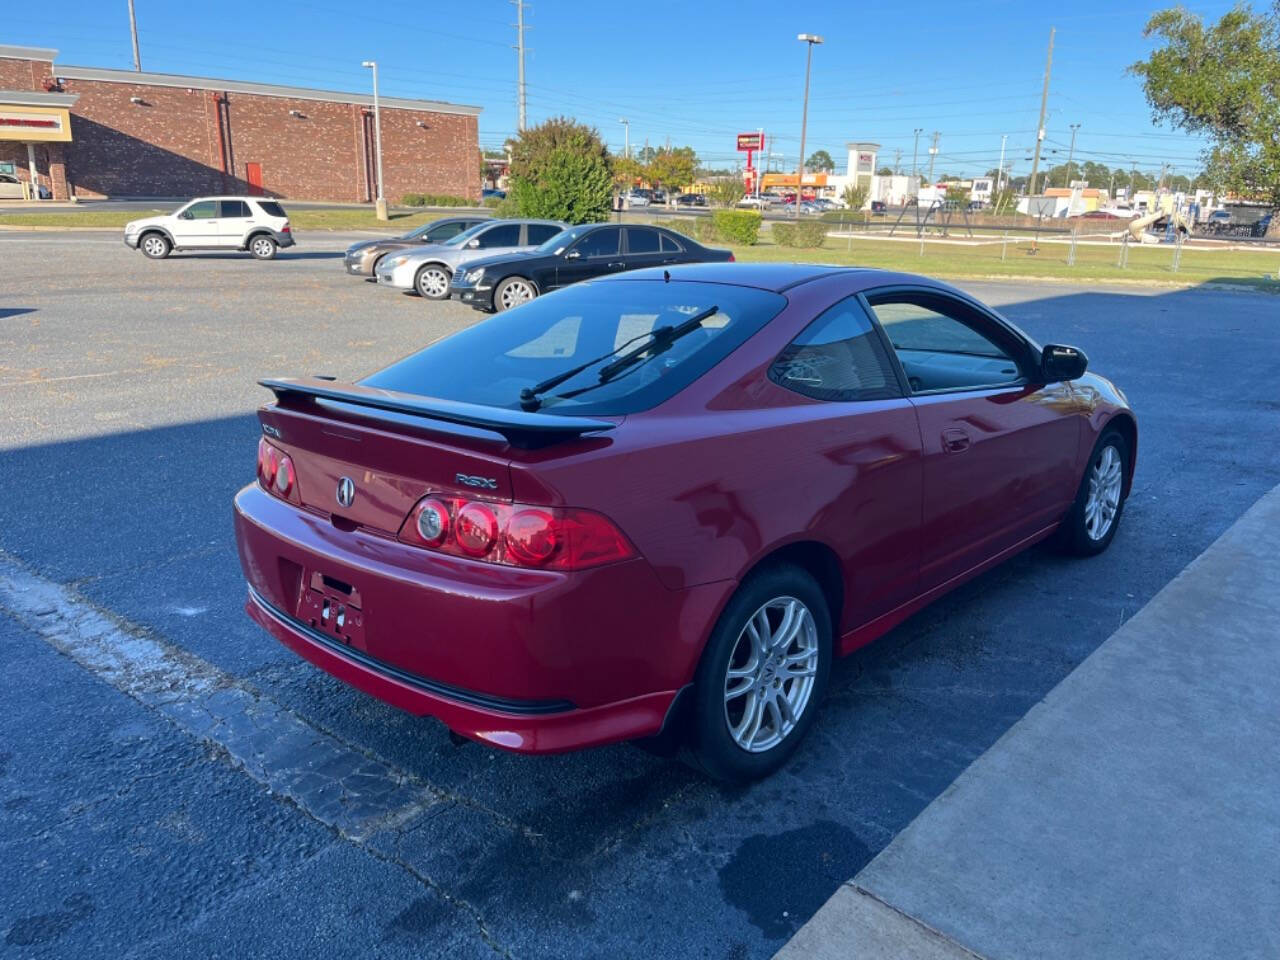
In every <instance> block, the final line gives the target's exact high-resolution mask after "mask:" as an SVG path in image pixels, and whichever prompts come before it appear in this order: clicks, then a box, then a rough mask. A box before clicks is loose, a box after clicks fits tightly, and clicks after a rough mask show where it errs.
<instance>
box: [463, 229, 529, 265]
mask: <svg viewBox="0 0 1280 960" xmlns="http://www.w3.org/2000/svg"><path fill="white" fill-rule="evenodd" d="M520 226H521V225H520V224H519V223H508V222H502V221H499V222H496V223H494V225H493V226H492V227H489V228H488V229H486V230H481V231H480V232H479V233H477V234H476V235H475V236H474V237H472V238H471V239H470V240H469V241H468V242H467V247H468V248H469V249H472V250H483V251H484V255H485V256H487V257H496V256H499V255H501V254H504V253H513V252H514V251H516V250H518V249H520Z"/></svg>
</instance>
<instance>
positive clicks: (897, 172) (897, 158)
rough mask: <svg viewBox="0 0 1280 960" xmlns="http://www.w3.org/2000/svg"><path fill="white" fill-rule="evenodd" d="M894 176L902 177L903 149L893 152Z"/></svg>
mask: <svg viewBox="0 0 1280 960" xmlns="http://www.w3.org/2000/svg"><path fill="white" fill-rule="evenodd" d="M893 175H894V176H895V177H900V176H902V148H901V147H899V148H898V149H897V150H894V151H893Z"/></svg>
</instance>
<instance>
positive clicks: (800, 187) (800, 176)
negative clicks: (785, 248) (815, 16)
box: [796, 33, 822, 218]
mask: <svg viewBox="0 0 1280 960" xmlns="http://www.w3.org/2000/svg"><path fill="white" fill-rule="evenodd" d="M796 39H797V40H799V41H800V42H801V43H805V44H808V47H809V52H808V56H807V57H806V58H805V63H804V112H803V113H802V114H801V115H800V165H799V167H797V168H796V217H797V218H799V216H800V194H801V193H802V192H803V191H804V139H805V133H806V132H807V131H808V126H809V71H810V69H811V68H812V67H813V48H814V45H815V44H819V43H821V42H822V38H821V37H820V36H818V35H817V34H816V33H801V34H798V35H797V36H796Z"/></svg>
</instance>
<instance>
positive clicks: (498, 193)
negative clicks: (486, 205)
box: [480, 187, 507, 200]
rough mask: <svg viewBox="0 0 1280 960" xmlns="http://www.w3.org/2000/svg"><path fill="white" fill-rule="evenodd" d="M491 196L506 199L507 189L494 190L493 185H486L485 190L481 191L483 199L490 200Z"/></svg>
mask: <svg viewBox="0 0 1280 960" xmlns="http://www.w3.org/2000/svg"><path fill="white" fill-rule="evenodd" d="M490 197H494V198H495V199H498V200H505V199H507V191H505V190H494V189H493V188H492V187H485V188H484V189H483V190H481V191H480V199H481V200H488V199H489V198H490Z"/></svg>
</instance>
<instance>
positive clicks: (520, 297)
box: [501, 280, 533, 310]
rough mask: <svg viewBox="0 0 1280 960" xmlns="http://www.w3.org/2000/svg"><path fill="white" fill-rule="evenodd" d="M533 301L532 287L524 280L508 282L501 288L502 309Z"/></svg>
mask: <svg viewBox="0 0 1280 960" xmlns="http://www.w3.org/2000/svg"><path fill="white" fill-rule="evenodd" d="M532 299H533V287H532V286H531V285H530V284H529V283H528V281H525V280H508V281H507V282H506V284H505V285H504V286H503V288H502V296H501V300H502V309H503V310H509V309H511V308H512V307H515V306H518V305H519V304H522V303H524V302H525V301H526V300H532Z"/></svg>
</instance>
